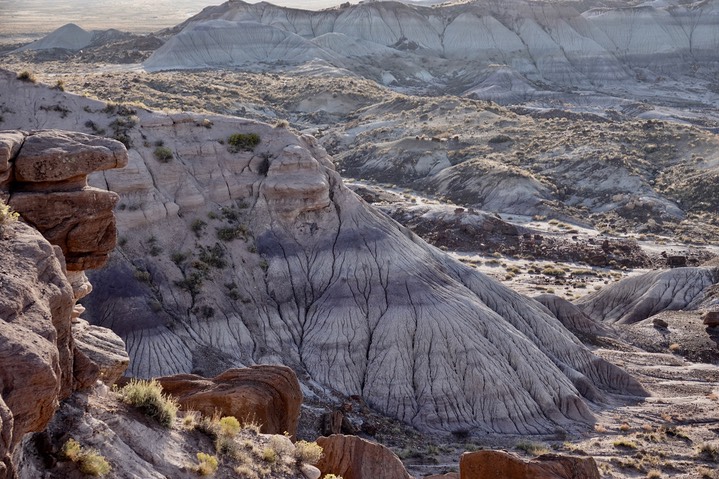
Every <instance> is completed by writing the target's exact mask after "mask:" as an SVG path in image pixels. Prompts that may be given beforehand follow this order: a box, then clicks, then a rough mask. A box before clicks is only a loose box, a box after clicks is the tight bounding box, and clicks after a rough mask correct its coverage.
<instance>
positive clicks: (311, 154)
mask: <svg viewBox="0 0 719 479" xmlns="http://www.w3.org/2000/svg"><path fill="white" fill-rule="evenodd" d="M0 87H2V88H6V89H8V90H10V91H11V93H13V94H11V95H9V97H8V98H9V99H11V101H12V100H14V101H15V103H13V104H12V105H10V107H11V108H12V109H13V111H15V112H20V113H17V114H8V115H7V116H6V120H5V121H6V122H7V124H15V123H21V122H22V121H23V119H24V118H26V117H25V116H24V115H23V114H22V112H24V111H27V109H28V106H27V105H31V104H32V101H33V100H35V101H40V99H41V98H47V99H46V100H45V101H57V102H61V103H62V104H65V105H68V109H71V110H72V112H71V113H70V114H68V118H64V119H63V118H62V117H60V116H59V115H53V114H52V113H51V112H47V113H46V112H44V111H38V112H37V113H36V115H37V116H38V118H37V121H39V122H40V121H41V122H43V124H44V125H45V126H59V125H64V124H73V125H77V124H85V125H87V124H89V123H88V122H87V120H88V119H91V121H92V122H93V124H92V126H94V127H95V128H105V127H108V128H110V127H109V125H110V124H111V123H113V122H114V124H115V125H116V124H117V121H119V120H123V121H126V120H128V119H129V120H131V121H127V122H126V123H124V124H126V125H128V124H129V125H130V126H128V127H127V128H126V130H125V131H124V132H123V134H124V135H125V136H126V138H125V140H126V141H127V142H128V143H131V144H133V145H135V146H134V147H133V148H132V149H131V150H130V154H129V165H128V167H127V168H125V169H123V170H118V171H116V172H113V171H108V172H105V173H102V174H101V176H96V177H95V178H94V179H93V184H101V185H107V186H108V187H109V188H110V189H112V190H114V191H116V192H118V193H119V194H120V196H121V198H120V202H119V204H118V219H117V222H118V229H119V238H120V240H119V244H120V248H119V251H118V252H117V253H115V254H113V258H111V261H110V263H109V264H108V266H107V267H106V268H105V269H103V270H101V271H99V272H98V273H97V274H94V275H93V277H92V281H93V284H94V285H95V292H94V293H93V295H91V296H90V297H88V298H87V301H86V302H85V306H86V307H87V308H88V311H87V316H88V317H90V318H91V319H92V321H93V322H94V323H95V324H100V325H104V326H111V327H112V328H113V329H114V330H115V331H116V332H117V333H118V334H119V335H120V336H121V337H122V338H123V339H124V340H125V341H126V344H127V347H128V351H129V354H130V357H131V365H130V371H131V373H132V374H134V375H138V376H144V377H147V376H159V375H171V374H176V373H188V372H195V373H200V374H202V375H204V376H213V375H216V374H219V373H220V372H221V371H222V370H224V369H227V368H228V367H237V366H247V365H252V364H266V363H283V364H286V365H288V366H291V367H293V368H294V369H295V370H296V371H298V372H299V373H300V378H301V381H302V382H303V383H304V384H305V386H307V387H309V388H313V389H314V390H316V391H321V390H324V391H327V390H334V391H337V392H339V393H341V394H344V395H360V396H362V397H363V398H364V399H365V400H366V402H367V403H368V404H369V405H371V406H373V407H375V408H376V409H378V410H380V411H382V412H383V413H385V414H388V415H390V416H394V417H397V418H399V419H401V420H403V421H406V422H408V423H411V424H413V425H415V426H416V427H418V428H421V429H424V430H445V431H447V430H450V431H451V430H465V429H468V428H471V429H473V430H476V431H478V432H502V433H518V432H519V433H540V432H553V431H556V430H557V429H558V428H567V427H572V426H573V425H576V424H577V423H583V424H586V423H591V422H592V420H593V419H592V415H591V413H590V410H589V408H588V403H587V401H590V402H595V403H603V402H605V401H607V400H608V398H607V395H606V392H610V391H611V392H617V393H629V394H643V393H644V392H643V390H642V388H641V387H640V386H639V384H638V383H637V382H636V381H635V380H633V379H632V378H631V377H630V376H628V375H627V374H626V373H624V372H623V371H622V370H620V369H618V368H616V367H614V366H612V365H611V364H609V363H607V362H606V361H604V360H602V359H600V358H598V357H596V356H594V355H593V354H591V352H589V351H588V350H587V349H586V348H585V347H584V346H583V345H582V344H581V343H580V342H579V341H578V340H577V338H576V337H575V336H574V335H573V334H571V333H570V332H569V331H568V330H567V329H566V328H565V327H564V326H562V324H561V323H560V322H559V321H558V320H557V319H556V318H555V317H553V316H552V315H551V314H549V313H548V311H547V310H546V309H545V308H544V307H542V306H541V305H540V304H539V303H537V302H535V301H533V300H531V299H529V298H527V297H525V296H522V295H520V294H518V293H515V292H513V291H511V290H509V289H508V288H506V287H504V286H502V285H501V284H499V283H498V282H496V281H494V280H492V279H490V278H488V277H487V276H485V275H483V274H481V273H479V272H477V271H475V270H473V269H471V268H469V267H466V266H464V265H462V264H460V263H458V262H457V261H455V260H453V259H451V258H450V257H448V256H446V255H445V254H443V253H441V252H440V251H439V250H437V249H435V248H433V247H430V246H428V245H427V244H426V243H425V242H424V241H422V240H420V239H419V238H418V237H416V236H415V235H413V234H412V233H410V232H409V231H408V230H407V229H405V228H403V227H401V226H400V225H398V224H397V223H395V222H393V221H392V220H390V219H389V218H387V217H386V216H385V215H383V214H381V213H379V212H377V211H376V210H373V209H372V208H371V207H370V206H369V205H367V204H366V203H364V202H363V201H361V200H360V199H359V197H358V196H357V195H355V194H354V193H353V192H351V191H350V190H348V189H347V188H346V187H345V186H344V185H343V184H342V181H341V179H340V177H339V175H338V174H337V173H336V172H335V171H334V169H333V166H332V162H331V159H330V157H329V156H328V155H327V153H326V152H325V151H324V150H323V149H322V148H321V147H319V146H318V145H317V143H316V141H315V140H314V139H313V138H311V137H298V136H296V135H295V134H294V133H292V132H290V131H288V130H286V129H283V128H272V127H270V126H268V125H265V124H261V123H256V122H251V121H247V120H241V119H233V118H226V117H219V116H217V117H202V116H193V115H188V114H174V115H161V114H155V113H150V112H147V111H142V110H137V111H132V112H127V111H111V112H108V110H107V109H105V108H104V107H103V106H102V105H101V104H98V103H97V102H93V101H91V100H87V99H82V98H78V97H73V96H71V95H65V94H61V93H59V92H50V91H49V90H48V89H46V88H43V87H40V86H36V85H30V84H21V83H20V82H17V81H15V80H14V77H13V78H8V77H7V76H6V77H5V78H4V79H0ZM44 115H47V116H44ZM74 115H82V116H83V118H82V120H84V121H79V122H78V120H77V119H76V118H74V117H73V116H74ZM87 128H90V127H87ZM236 133H242V134H250V133H254V134H257V135H259V137H260V139H261V141H260V143H259V144H258V145H256V146H254V149H252V146H248V147H247V149H243V148H242V147H241V145H240V146H239V147H235V148H228V146H230V145H228V141H229V138H230V136H231V135H232V134H236ZM160 141H161V142H162V144H163V145H164V148H167V149H169V150H170V152H171V156H170V158H169V159H168V158H167V157H166V156H165V157H164V160H163V161H160V160H159V159H158V154H157V148H159V147H157V146H155V145H156V144H158V143H159V142H160ZM245 146H247V145H245Z"/></svg>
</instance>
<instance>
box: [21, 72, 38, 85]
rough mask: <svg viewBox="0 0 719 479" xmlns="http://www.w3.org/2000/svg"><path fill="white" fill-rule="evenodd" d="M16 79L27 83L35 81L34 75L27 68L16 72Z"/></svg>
mask: <svg viewBox="0 0 719 479" xmlns="http://www.w3.org/2000/svg"><path fill="white" fill-rule="evenodd" d="M17 79H18V80H20V81H26V82H29V83H35V82H36V81H37V80H36V79H35V75H33V74H32V73H30V72H29V71H27V70H23V71H21V72H20V73H18V74H17Z"/></svg>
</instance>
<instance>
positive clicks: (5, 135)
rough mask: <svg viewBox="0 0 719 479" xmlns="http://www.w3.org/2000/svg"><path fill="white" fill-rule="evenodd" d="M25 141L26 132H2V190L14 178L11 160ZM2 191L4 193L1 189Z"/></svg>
mask: <svg viewBox="0 0 719 479" xmlns="http://www.w3.org/2000/svg"><path fill="white" fill-rule="evenodd" d="M23 141H25V134H24V133H23V132H21V131H3V132H2V133H0V190H3V189H6V188H7V187H8V184H9V182H10V180H11V178H12V169H11V167H12V163H11V161H12V160H13V159H14V158H15V156H16V155H17V152H18V151H20V146H22V143H23ZM0 193H2V192H1V191H0Z"/></svg>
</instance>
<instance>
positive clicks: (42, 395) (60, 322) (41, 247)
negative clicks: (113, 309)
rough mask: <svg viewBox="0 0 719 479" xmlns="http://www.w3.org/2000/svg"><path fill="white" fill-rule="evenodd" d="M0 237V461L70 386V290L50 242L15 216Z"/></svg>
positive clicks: (41, 421) (6, 463) (38, 424)
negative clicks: (18, 220)
mask: <svg viewBox="0 0 719 479" xmlns="http://www.w3.org/2000/svg"><path fill="white" fill-rule="evenodd" d="M3 236H4V237H3V239H2V240H1V241H0V265H1V266H0V285H1V286H0V287H1V288H2V294H0V391H2V404H0V421H1V422H2V424H1V425H0V463H1V464H4V467H5V469H6V470H10V471H11V470H12V464H11V461H10V459H9V458H10V457H11V456H12V453H13V450H14V449H15V447H16V446H17V445H18V444H19V443H20V441H22V439H23V436H24V435H25V434H26V433H28V432H33V431H41V430H43V429H44V428H45V426H46V424H47V423H48V421H49V420H50V418H51V417H52V415H53V414H54V413H55V410H56V408H57V406H58V401H59V400H61V399H63V398H65V397H67V396H69V395H70V393H71V391H72V384H73V377H72V368H73V366H72V361H73V355H72V348H73V344H72V336H71V333H70V314H71V312H72V307H73V305H74V298H73V291H72V287H71V286H70V283H69V282H68V281H67V278H66V277H65V274H64V272H63V270H62V264H61V262H60V260H59V258H58V256H57V255H56V249H55V248H53V247H52V246H51V245H50V244H49V243H48V242H47V241H46V240H45V239H44V238H43V237H42V236H40V234H39V233H38V232H37V231H35V230H33V229H31V228H30V227H28V226H27V225H24V224H22V223H20V222H16V223H13V224H11V225H9V226H7V227H6V228H4V232H3ZM0 477H2V476H1V475H0Z"/></svg>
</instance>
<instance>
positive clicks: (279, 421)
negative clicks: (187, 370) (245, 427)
mask: <svg viewBox="0 0 719 479" xmlns="http://www.w3.org/2000/svg"><path fill="white" fill-rule="evenodd" d="M157 380H158V381H159V382H160V384H161V385H162V389H163V390H164V391H165V392H166V393H167V394H170V395H172V396H174V397H176V398H177V400H178V401H179V403H180V407H181V408H183V409H191V410H195V411H198V412H200V413H202V414H204V415H209V416H211V415H212V414H214V413H215V412H219V413H220V414H221V415H222V416H235V417H236V418H237V419H238V420H239V421H240V422H243V421H244V422H249V421H252V422H257V423H259V424H261V428H260V430H261V432H263V433H266V434H283V433H284V432H288V433H290V435H291V436H292V437H294V435H295V433H296V432H297V421H298V420H299V417H300V405H301V404H302V391H301V390H300V384H299V382H298V381H297V376H296V375H295V373H294V371H292V370H291V369H290V368H288V367H286V366H251V367H249V368H242V369H228V370H227V371H225V372H224V373H222V374H220V375H219V376H215V377H214V378H212V379H207V378H203V377H202V376H197V375H195V374H178V375H175V376H167V377H163V378H158V379H157Z"/></svg>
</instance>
